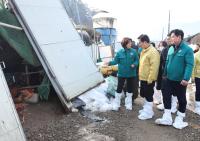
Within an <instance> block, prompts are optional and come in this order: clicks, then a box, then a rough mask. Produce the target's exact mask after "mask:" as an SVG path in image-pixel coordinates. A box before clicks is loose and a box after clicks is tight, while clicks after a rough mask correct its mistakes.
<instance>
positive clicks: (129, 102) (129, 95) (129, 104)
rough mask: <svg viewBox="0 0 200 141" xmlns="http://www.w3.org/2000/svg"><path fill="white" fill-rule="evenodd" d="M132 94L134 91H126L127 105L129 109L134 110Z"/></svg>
mask: <svg viewBox="0 0 200 141" xmlns="http://www.w3.org/2000/svg"><path fill="white" fill-rule="evenodd" d="M132 96H133V93H128V92H127V93H126V98H125V107H126V109H127V110H132Z"/></svg>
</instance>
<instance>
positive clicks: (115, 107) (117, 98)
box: [112, 92, 122, 111]
mask: <svg viewBox="0 0 200 141" xmlns="http://www.w3.org/2000/svg"><path fill="white" fill-rule="evenodd" d="M121 97H122V94H121V93H117V92H115V99H114V100H113V103H112V106H113V108H112V109H113V110H114V111H118V110H119V108H120V105H121Z"/></svg>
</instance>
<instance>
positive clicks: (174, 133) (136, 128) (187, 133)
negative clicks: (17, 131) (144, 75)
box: [23, 96, 200, 141]
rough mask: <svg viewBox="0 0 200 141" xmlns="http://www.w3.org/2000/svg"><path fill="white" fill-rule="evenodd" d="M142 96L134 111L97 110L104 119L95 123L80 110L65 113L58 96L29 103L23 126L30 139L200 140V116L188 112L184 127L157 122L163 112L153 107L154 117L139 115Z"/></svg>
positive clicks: (98, 140) (64, 140) (72, 140)
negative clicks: (33, 103) (146, 117)
mask: <svg viewBox="0 0 200 141" xmlns="http://www.w3.org/2000/svg"><path fill="white" fill-rule="evenodd" d="M140 108H141V99H140V98H138V99H137V100H136V101H135V104H134V109H133V111H126V110H125V108H124V106H122V108H121V109H120V111H119V112H114V111H109V112H105V113H95V115H97V116H99V117H101V118H103V119H104V121H101V122H94V121H92V120H91V119H88V118H86V117H83V116H82V115H81V114H80V113H79V112H77V113H67V114H66V113H65V112H64V110H63V109H62V105H61V104H60V102H59V100H58V98H57V97H56V96H51V97H50V99H49V101H48V102H39V103H38V104H35V105H27V106H26V111H25V114H24V123H23V128H24V132H25V135H26V137H27V140H28V141H200V117H199V116H197V115H195V114H194V113H192V112H190V111H187V118H186V121H188V122H189V127H187V128H185V129H183V130H177V129H174V128H173V127H172V126H158V125H156V124H154V121H155V119H156V118H158V117H160V116H161V115H162V112H161V111H158V110H157V109H156V108H154V112H155V116H154V118H153V119H150V120H147V121H141V120H139V119H138V118H137V116H138V111H139V110H140Z"/></svg>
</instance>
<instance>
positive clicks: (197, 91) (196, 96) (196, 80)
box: [195, 77, 200, 102]
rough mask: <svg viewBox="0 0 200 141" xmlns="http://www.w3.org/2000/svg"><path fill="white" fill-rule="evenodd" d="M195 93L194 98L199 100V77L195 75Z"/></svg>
mask: <svg viewBox="0 0 200 141" xmlns="http://www.w3.org/2000/svg"><path fill="white" fill-rule="evenodd" d="M195 85H196V93H195V100H196V101H198V102H200V78H197V77H195Z"/></svg>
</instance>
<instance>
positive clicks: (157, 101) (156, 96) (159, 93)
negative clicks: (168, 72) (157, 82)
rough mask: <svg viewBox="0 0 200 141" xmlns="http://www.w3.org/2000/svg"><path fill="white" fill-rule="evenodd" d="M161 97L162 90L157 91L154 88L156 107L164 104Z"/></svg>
mask: <svg viewBox="0 0 200 141" xmlns="http://www.w3.org/2000/svg"><path fill="white" fill-rule="evenodd" d="M161 95H162V93H161V90H157V89H156V88H155V87H154V95H153V103H155V104H156V105H158V104H160V103H161V102H162V99H161Z"/></svg>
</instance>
